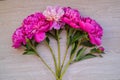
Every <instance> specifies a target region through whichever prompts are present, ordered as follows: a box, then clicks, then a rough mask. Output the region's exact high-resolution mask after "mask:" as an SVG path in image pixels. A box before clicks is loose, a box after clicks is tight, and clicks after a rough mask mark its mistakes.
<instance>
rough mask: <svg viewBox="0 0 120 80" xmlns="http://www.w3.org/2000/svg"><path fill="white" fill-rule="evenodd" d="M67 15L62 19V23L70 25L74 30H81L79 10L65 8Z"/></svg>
mask: <svg viewBox="0 0 120 80" xmlns="http://www.w3.org/2000/svg"><path fill="white" fill-rule="evenodd" d="M64 11H65V14H64V15H63V17H62V21H63V22H65V23H66V24H68V25H70V26H71V27H72V28H77V29H78V28H79V27H80V25H79V21H80V13H79V11H78V10H75V9H72V8H70V7H65V8H64Z"/></svg>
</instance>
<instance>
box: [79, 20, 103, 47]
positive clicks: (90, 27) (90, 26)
mask: <svg viewBox="0 0 120 80" xmlns="http://www.w3.org/2000/svg"><path fill="white" fill-rule="evenodd" d="M79 24H80V25H81V26H80V29H82V30H84V31H85V32H87V33H88V35H89V38H90V42H91V43H92V44H94V45H101V38H102V35H103V29H102V27H101V26H100V25H99V24H98V23H97V22H96V21H95V20H92V19H91V18H84V19H83V20H82V21H80V22H79Z"/></svg>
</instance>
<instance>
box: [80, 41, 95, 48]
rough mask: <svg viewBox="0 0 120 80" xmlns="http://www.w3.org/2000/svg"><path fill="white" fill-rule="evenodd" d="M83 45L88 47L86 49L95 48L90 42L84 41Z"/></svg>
mask: <svg viewBox="0 0 120 80" xmlns="http://www.w3.org/2000/svg"><path fill="white" fill-rule="evenodd" d="M81 44H82V45H83V46H86V47H93V46H95V45H93V44H92V43H90V41H82V42H81Z"/></svg>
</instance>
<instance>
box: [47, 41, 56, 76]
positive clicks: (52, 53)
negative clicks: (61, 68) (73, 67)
mask: <svg viewBox="0 0 120 80" xmlns="http://www.w3.org/2000/svg"><path fill="white" fill-rule="evenodd" d="M45 43H46V45H47V46H48V48H49V49H50V52H51V55H52V57H53V60H54V65H55V70H56V74H57V62H56V58H55V54H54V52H53V50H52V48H51V46H50V45H49V44H48V43H47V42H46V41H45Z"/></svg>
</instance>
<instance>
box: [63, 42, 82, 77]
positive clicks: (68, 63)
mask: <svg viewBox="0 0 120 80" xmlns="http://www.w3.org/2000/svg"><path fill="white" fill-rule="evenodd" d="M79 45H80V41H79V42H78V45H77V49H78V47H79ZM77 49H76V50H75V51H74V53H73V54H72V56H71V58H70V60H69V61H68V62H67V64H66V65H65V68H64V69H63V72H62V73H61V77H63V75H64V74H65V72H66V71H67V69H68V67H69V65H70V63H71V62H72V60H73V58H74V56H75V53H76V51H77Z"/></svg>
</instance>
